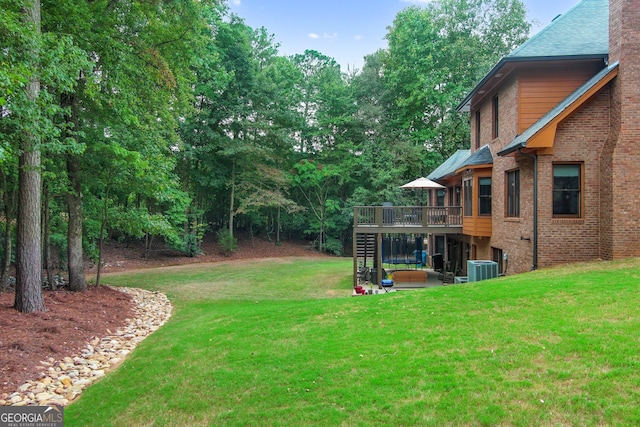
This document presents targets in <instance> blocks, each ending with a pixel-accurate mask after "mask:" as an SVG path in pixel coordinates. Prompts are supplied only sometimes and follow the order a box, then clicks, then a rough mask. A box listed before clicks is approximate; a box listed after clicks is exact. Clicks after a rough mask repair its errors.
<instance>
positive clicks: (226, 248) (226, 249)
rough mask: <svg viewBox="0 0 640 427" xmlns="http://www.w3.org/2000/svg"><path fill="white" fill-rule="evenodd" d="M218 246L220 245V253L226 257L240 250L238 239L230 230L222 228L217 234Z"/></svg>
mask: <svg viewBox="0 0 640 427" xmlns="http://www.w3.org/2000/svg"><path fill="white" fill-rule="evenodd" d="M216 236H217V237H218V244H219V245H220V253H221V254H222V255H224V256H230V255H231V254H232V253H234V252H235V251H236V250H237V249H238V239H236V238H235V237H234V236H233V234H231V233H230V232H229V229H228V228H221V229H220V230H218V231H217V232H216Z"/></svg>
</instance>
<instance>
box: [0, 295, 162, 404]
mask: <svg viewBox="0 0 640 427" xmlns="http://www.w3.org/2000/svg"><path fill="white" fill-rule="evenodd" d="M114 289H116V290H118V291H120V292H124V293H126V294H129V295H130V296H131V298H132V299H133V302H134V303H135V305H134V311H135V318H133V319H127V325H126V326H125V327H124V328H123V329H122V330H120V329H119V330H117V331H116V332H115V333H113V334H112V335H108V336H106V337H103V338H98V337H95V338H93V339H92V340H91V342H89V343H88V344H87V346H86V348H84V349H83V350H82V354H81V355H80V356H76V357H64V358H63V359H62V360H55V359H54V358H49V359H48V360H45V361H42V362H40V363H41V364H42V365H43V366H44V367H45V369H46V370H45V371H44V372H43V373H42V375H41V377H40V378H39V379H37V380H32V381H27V382H26V383H24V384H23V385H21V386H20V387H18V390H17V391H16V392H15V393H11V394H3V395H1V396H0V406H27V405H61V406H66V405H68V404H69V403H71V402H73V400H75V399H76V398H77V397H78V396H79V395H80V394H81V393H82V391H83V390H84V389H85V388H87V387H88V386H89V385H91V384H92V383H93V382H94V381H96V380H97V379H99V378H102V377H103V376H104V375H105V373H106V372H108V371H110V370H112V369H114V368H115V367H116V366H117V365H118V364H119V363H120V362H122V360H123V359H124V358H125V357H126V356H127V355H128V354H129V353H130V352H131V351H132V350H133V349H134V348H135V347H136V346H137V345H138V344H139V343H140V342H141V341H142V340H143V339H145V338H146V337H147V336H148V335H149V334H151V333H152V332H154V331H155V330H157V329H158V328H159V327H160V326H162V325H163V324H164V323H165V322H166V321H167V320H168V319H169V317H171V311H172V309H173V307H172V306H171V302H169V299H168V298H167V296H166V295H164V294H162V293H160V292H151V291H146V290H144V289H136V288H114Z"/></svg>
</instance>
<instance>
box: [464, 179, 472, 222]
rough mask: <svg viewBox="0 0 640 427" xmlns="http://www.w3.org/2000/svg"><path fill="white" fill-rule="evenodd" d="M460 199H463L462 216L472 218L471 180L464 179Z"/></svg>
mask: <svg viewBox="0 0 640 427" xmlns="http://www.w3.org/2000/svg"><path fill="white" fill-rule="evenodd" d="M462 193H463V194H462V197H463V198H464V216H473V180H472V179H466V180H465V181H464V182H463V183H462Z"/></svg>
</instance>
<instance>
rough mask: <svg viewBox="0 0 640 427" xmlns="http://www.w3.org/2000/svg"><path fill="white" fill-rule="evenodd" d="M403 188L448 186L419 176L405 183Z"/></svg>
mask: <svg viewBox="0 0 640 427" xmlns="http://www.w3.org/2000/svg"><path fill="white" fill-rule="evenodd" d="M401 188H446V187H445V186H444V185H440V184H438V183H437V182H434V181H431V180H430V179H427V178H418V179H414V180H413V181H411V182H409V183H407V184H405V185H403V186H402V187H401Z"/></svg>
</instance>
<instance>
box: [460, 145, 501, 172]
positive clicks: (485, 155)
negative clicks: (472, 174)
mask: <svg viewBox="0 0 640 427" xmlns="http://www.w3.org/2000/svg"><path fill="white" fill-rule="evenodd" d="M492 164H493V154H491V149H490V148H489V146H488V145H483V146H482V147H481V148H480V149H479V150H477V151H476V152H475V153H473V154H472V155H470V156H469V157H468V158H467V159H466V160H465V161H464V162H463V163H462V164H461V165H460V166H458V169H460V168H464V167H467V166H478V165H492Z"/></svg>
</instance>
